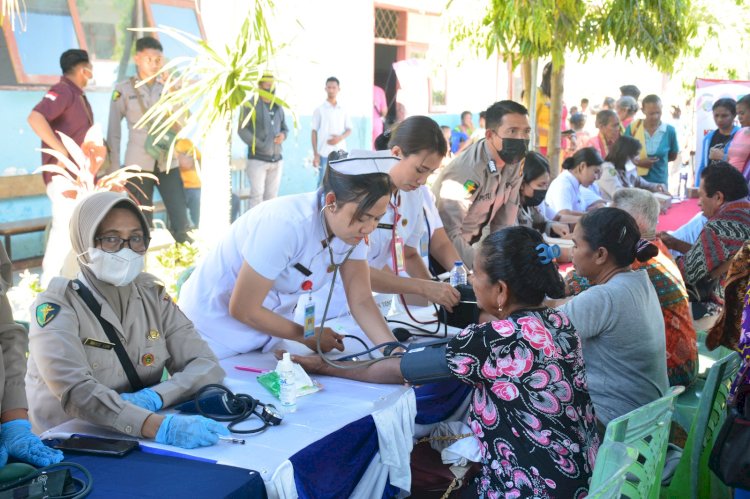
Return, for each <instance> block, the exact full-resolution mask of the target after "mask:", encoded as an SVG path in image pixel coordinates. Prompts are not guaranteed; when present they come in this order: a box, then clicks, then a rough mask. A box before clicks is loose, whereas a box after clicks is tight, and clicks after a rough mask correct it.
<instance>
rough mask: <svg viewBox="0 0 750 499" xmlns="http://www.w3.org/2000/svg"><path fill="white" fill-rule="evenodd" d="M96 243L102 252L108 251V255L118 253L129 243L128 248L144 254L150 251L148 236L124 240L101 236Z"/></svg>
mask: <svg viewBox="0 0 750 499" xmlns="http://www.w3.org/2000/svg"><path fill="white" fill-rule="evenodd" d="M94 241H97V242H98V243H99V246H101V249H102V251H106V252H107V253H117V252H118V251H120V250H121V249H123V248H124V247H125V243H127V244H128V248H130V249H131V250H133V251H135V252H136V253H141V254H142V253H145V252H146V250H147V249H148V243H149V242H150V239H149V238H148V237H146V236H131V237H130V239H123V238H121V237H117V236H101V237H95V238H94Z"/></svg>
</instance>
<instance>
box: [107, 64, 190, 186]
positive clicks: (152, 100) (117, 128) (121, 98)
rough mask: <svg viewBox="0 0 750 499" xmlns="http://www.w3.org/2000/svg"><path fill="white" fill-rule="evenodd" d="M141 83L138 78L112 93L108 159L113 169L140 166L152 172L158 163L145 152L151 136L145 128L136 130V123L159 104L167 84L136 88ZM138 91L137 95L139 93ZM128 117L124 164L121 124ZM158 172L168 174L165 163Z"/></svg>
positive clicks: (124, 81)
mask: <svg viewBox="0 0 750 499" xmlns="http://www.w3.org/2000/svg"><path fill="white" fill-rule="evenodd" d="M139 81H140V80H139V79H138V77H134V78H133V79H131V78H128V79H127V80H123V81H121V82H120V83H118V84H117V85H115V89H114V91H113V92H112V101H111V102H110V105H109V125H108V127H107V145H108V146H109V158H110V164H111V165H112V166H111V168H112V169H117V168H119V167H120V166H121V165H122V166H131V165H137V166H140V167H141V168H143V171H146V172H153V171H154V168H155V166H156V163H157V161H156V160H155V159H154V158H153V157H152V156H151V155H150V154H149V153H147V152H146V138H147V137H148V126H146V127H145V128H135V124H136V123H138V120H139V119H141V117H142V116H143V115H144V114H145V113H144V108H145V110H148V109H150V108H151V106H153V105H154V104H156V102H157V101H158V100H159V98H160V97H161V92H162V90H163V88H164V85H162V84H161V83H159V82H158V81H156V82H154V83H153V84H151V85H142V86H140V87H138V88H135V85H137V84H138V82H139ZM136 92H137V93H136ZM138 95H140V96H141V101H142V102H143V108H142V107H141V104H140V102H138ZM123 118H125V121H126V122H127V124H128V145H127V148H126V149H125V162H124V163H121V162H120V145H121V140H122V128H121V122H122V119H123ZM172 163H173V164H172V167H174V166H175V165H176V164H177V159H176V158H174V159H173V161H172ZM158 169H159V170H161V171H166V167H165V165H163V164H159V165H158Z"/></svg>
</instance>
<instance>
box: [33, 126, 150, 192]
mask: <svg viewBox="0 0 750 499" xmlns="http://www.w3.org/2000/svg"><path fill="white" fill-rule="evenodd" d="M57 133H58V135H60V140H61V142H62V143H63V145H64V146H65V149H67V150H68V154H69V155H70V157H69V158H68V157H67V156H65V155H64V154H62V153H60V152H58V151H55V150H54V149H47V148H45V149H42V150H41V151H42V152H46V153H47V154H49V155H51V156H52V157H54V158H55V159H56V160H57V161H58V162H59V164H57V165H44V166H40V167H39V168H37V169H36V171H34V173H39V172H49V173H54V174H56V175H60V176H61V177H62V178H63V179H64V180H65V182H66V183H67V184H68V187H69V188H68V189H66V190H65V191H64V194H65V195H66V196H68V197H71V198H77V197H78V196H80V195H82V194H85V193H93V192H99V191H126V192H127V190H126V189H125V186H126V185H127V184H129V183H130V184H131V185H135V184H132V182H131V180H132V179H134V178H151V179H154V180H157V178H156V176H154V175H153V174H151V173H145V172H142V171H141V167H140V166H135V165H133V166H126V167H124V168H120V169H119V170H116V171H115V172H114V173H110V174H108V175H104V176H102V177H100V178H97V177H96V175H97V174H98V173H99V170H100V169H101V167H102V165H103V164H104V160H105V159H106V157H107V146H105V145H104V138H103V137H102V130H101V127H100V126H99V125H98V124H95V125H94V126H92V127H91V128H89V130H88V132H86V137H85V138H84V139H83V143H82V144H81V145H80V146H79V145H78V144H76V142H75V141H74V140H73V139H71V138H70V137H68V136H67V135H65V134H64V133H62V132H57ZM157 181H158V180H157ZM136 187H137V186H136ZM131 197H133V196H132V195H131ZM133 199H135V198H133Z"/></svg>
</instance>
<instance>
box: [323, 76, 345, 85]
mask: <svg viewBox="0 0 750 499" xmlns="http://www.w3.org/2000/svg"><path fill="white" fill-rule="evenodd" d="M331 82H333V83H335V84H336V85H338V86H339V87H340V86H341V83H339V79H338V78H336V77H335V76H329V77H328V79H327V80H326V85H328V84H329V83H331Z"/></svg>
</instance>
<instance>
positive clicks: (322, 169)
mask: <svg viewBox="0 0 750 499" xmlns="http://www.w3.org/2000/svg"><path fill="white" fill-rule="evenodd" d="M327 165H328V157H325V158H324V157H323V156H321V157H320V167H318V187H320V186H321V185H323V175H325V173H326V166H327Z"/></svg>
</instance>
